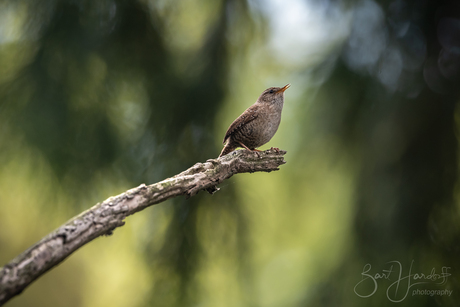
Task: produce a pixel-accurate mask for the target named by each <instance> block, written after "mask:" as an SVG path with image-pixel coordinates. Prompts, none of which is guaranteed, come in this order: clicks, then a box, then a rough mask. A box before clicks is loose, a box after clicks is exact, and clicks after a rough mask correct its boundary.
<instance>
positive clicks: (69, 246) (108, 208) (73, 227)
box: [0, 149, 286, 305]
mask: <svg viewBox="0 0 460 307" xmlns="http://www.w3.org/2000/svg"><path fill="white" fill-rule="evenodd" d="M285 154H286V152H285V151H282V150H280V151H277V150H273V149H271V150H267V151H264V152H260V153H254V152H248V151H247V150H239V151H234V152H232V153H230V154H228V155H226V156H223V157H221V158H218V159H211V160H208V161H206V162H205V163H197V164H195V165H194V166H192V167H191V168H189V169H187V170H186V171H184V172H182V173H180V174H178V175H176V176H174V177H171V178H168V179H165V180H163V181H161V182H158V183H154V184H152V185H145V184H141V185H140V186H138V187H136V188H133V189H131V190H128V191H126V192H124V193H122V194H119V195H117V196H113V197H109V198H108V199H106V200H105V201H103V202H101V203H98V204H96V205H95V206H93V207H92V208H90V209H88V210H86V211H84V212H82V213H81V214H79V215H78V216H76V217H74V218H72V219H71V220H69V221H68V222H67V223H65V224H64V225H62V226H61V227H59V228H58V229H56V230H55V231H53V232H52V233H50V234H49V235H47V236H46V237H44V238H43V239H42V240H40V241H39V242H37V243H36V244H34V245H33V246H32V247H30V248H29V249H28V250H26V251H25V252H24V253H22V254H21V255H19V256H17V257H16V258H15V259H13V260H12V261H11V262H9V263H8V264H6V265H5V266H4V267H2V268H0V305H2V304H4V303H5V302H7V301H8V300H9V299H11V298H12V297H14V296H15V295H18V294H19V293H21V292H22V291H23V290H24V289H25V288H26V287H27V286H28V285H29V284H30V283H32V282H33V281H34V280H35V279H37V278H39V277H40V276H41V275H43V274H44V273H45V272H47V271H48V270H50V269H51V268H53V267H54V266H56V265H58V264H59V263H60V262H62V261H63V260H64V259H65V258H67V257H68V256H69V255H70V254H72V253H73V252H74V251H76V250H77V249H78V248H79V247H81V246H83V245H85V244H86V243H88V242H90V241H91V240H93V239H95V238H97V237H99V236H102V235H109V234H111V233H112V231H113V230H114V229H115V228H117V227H120V226H123V225H124V223H125V222H124V220H125V218H126V217H127V216H129V215H131V214H134V213H136V212H138V211H141V210H143V209H145V208H147V207H149V206H152V205H155V204H158V203H160V202H163V201H165V200H167V199H169V198H172V197H175V196H179V195H185V196H186V197H191V196H193V195H195V194H197V193H198V192H199V191H200V190H208V191H209V192H210V193H213V192H215V191H217V190H218V189H217V188H216V185H217V184H219V183H221V182H222V181H224V180H225V179H228V178H230V177H231V176H233V175H234V174H238V173H253V172H271V171H275V170H278V167H279V166H280V165H282V164H284V163H286V162H285V161H284V158H283V156H284V155H285Z"/></svg>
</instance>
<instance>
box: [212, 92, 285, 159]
mask: <svg viewBox="0 0 460 307" xmlns="http://www.w3.org/2000/svg"><path fill="white" fill-rule="evenodd" d="M290 86H291V85H290V84H286V85H285V86H283V87H270V88H267V89H266V90H265V91H263V93H262V94H261V95H260V97H259V98H258V99H257V101H256V102H255V103H254V104H253V105H252V106H250V107H249V108H247V109H246V111H244V112H243V114H241V115H240V116H239V117H238V118H237V119H236V120H235V121H234V122H233V123H232V124H231V125H230V127H229V128H228V130H227V133H226V134H225V137H224V144H225V146H224V149H222V152H221V153H220V155H219V157H222V156H224V155H226V154H228V153H230V152H232V151H234V150H235V149H236V148H238V147H243V148H246V149H247V150H250V151H260V150H257V149H256V148H257V147H260V146H262V145H264V144H265V143H267V142H268V141H270V140H271V138H272V137H273V136H274V135H275V133H276V131H277V130H278V126H279V125H280V121H281V111H282V110H283V104H284V91H285V90H287V89H288V88H289V87H290Z"/></svg>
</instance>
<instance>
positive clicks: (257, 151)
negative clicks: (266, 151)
mask: <svg viewBox="0 0 460 307" xmlns="http://www.w3.org/2000/svg"><path fill="white" fill-rule="evenodd" d="M238 143H239V144H240V145H241V147H244V148H246V149H247V150H249V151H251V152H255V153H256V154H257V156H259V158H260V154H259V152H261V150H258V149H249V148H248V147H247V146H246V145H244V144H243V143H242V142H238Z"/></svg>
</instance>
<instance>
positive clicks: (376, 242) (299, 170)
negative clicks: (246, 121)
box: [0, 0, 460, 307]
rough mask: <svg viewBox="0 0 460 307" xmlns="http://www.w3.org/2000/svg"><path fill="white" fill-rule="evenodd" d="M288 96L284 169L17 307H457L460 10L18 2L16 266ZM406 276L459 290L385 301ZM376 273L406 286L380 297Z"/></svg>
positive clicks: (8, 70)
mask: <svg viewBox="0 0 460 307" xmlns="http://www.w3.org/2000/svg"><path fill="white" fill-rule="evenodd" d="M287 83H291V84H292V87H291V88H290V89H289V90H288V91H287V92H286V95H285V106H284V111H283V116H282V122H281V126H280V129H279V131H278V133H277V134H276V135H275V137H274V138H273V139H272V140H271V141H270V143H268V144H267V145H266V146H265V147H266V148H268V147H270V146H274V147H279V148H281V149H284V150H287V152H288V153H287V155H286V157H285V159H286V160H287V164H286V165H284V166H282V167H281V170H280V171H278V172H274V173H270V174H265V173H256V174H242V175H237V176H235V177H232V178H231V179H229V180H227V181H225V182H224V183H222V184H221V186H220V187H221V190H220V191H219V192H218V193H216V194H215V195H212V196H211V195H209V194H207V193H204V192H201V193H199V194H198V195H196V196H195V197H193V198H191V199H189V200H185V199H183V198H177V199H173V200H170V201H167V202H165V203H162V204H159V205H157V206H154V207H153V208H149V209H147V210H145V211H144V212H141V213H138V214H136V215H134V216H132V217H129V218H128V219H127V220H126V222H127V223H126V225H125V226H123V227H122V228H119V229H117V230H116V231H115V232H114V235H113V236H110V237H105V238H99V239H97V240H95V241H94V242H91V243H90V244H88V245H86V246H84V247H83V248H81V249H80V250H78V251H77V252H76V253H74V254H73V255H71V256H70V257H69V259H67V260H66V261H64V262H63V263H62V264H61V265H59V266H58V267H57V268H54V269H53V270H52V271H50V272H48V273H47V274H46V275H44V276H43V277H42V278H40V279H39V280H37V281H36V282H34V283H33V284H32V285H31V286H30V287H28V288H27V289H26V290H25V291H24V293H23V294H21V295H20V296H18V297H16V298H14V299H12V300H11V301H10V302H9V303H7V306H11V307H13V306H70V307H73V306H75V307H76V306H91V307H93V306H94V307H96V306H200V307H205V306H212V307H215V306H268V307H270V306H387V305H389V304H392V302H391V301H390V299H393V300H401V302H400V303H399V304H398V305H399V306H459V305H458V304H459V301H460V272H459V269H460V239H459V235H460V227H459V221H460V219H459V209H460V205H459V201H460V200H459V196H460V194H459V192H460V189H459V188H458V181H457V175H458V173H459V171H460V170H459V167H458V163H457V160H458V145H459V143H458V137H457V135H458V132H459V128H460V122H459V121H460V109H459V104H458V103H459V96H460V95H459V93H460V92H459V88H460V6H459V5H458V2H457V1H437V0H391V1H387V0H378V1H377V0H362V1H339V0H290V1H283V0H269V1H264V0H158V1H154V0H151V1H149V0H137V1H128V0H99V1H91V0H0V265H4V264H6V263H7V262H8V261H10V260H11V259H13V258H14V257H15V256H16V255H18V254H19V253H21V252H23V251H24V250H25V249H26V248H28V247H29V246H30V245H32V244H33V243H35V242H36V241H38V240H39V239H40V238H41V237H43V236H45V235H46V234H47V233H49V232H51V231H52V230H54V229H55V228H57V227H58V226H60V225H61V224H63V223H64V222H65V221H66V220H68V219H70V218H71V217H72V216H74V215H76V214H78V213H79V212H81V211H83V210H85V209H87V208H89V207H91V206H92V205H94V204H95V203H97V202H99V201H102V200H104V199H106V198H108V197H109V196H112V195H116V194H119V193H121V192H123V191H125V190H127V189H129V188H132V187H134V186H137V185H139V184H141V183H146V184H151V183H154V182H157V181H160V180H162V179H165V178H167V177H170V176H173V175H175V174H176V173H178V172H180V171H182V170H184V169H186V168H188V167H190V166H191V165H193V164H194V163H196V162H200V161H201V162H204V161H205V160H207V159H209V158H215V157H217V156H218V154H219V152H220V150H221V148H222V143H221V142H222V138H223V136H224V134H225V131H226V129H227V127H228V126H229V125H230V123H231V122H232V121H233V120H234V119H235V118H236V117H237V116H238V115H239V114H241V113H242V112H243V111H244V109H245V108H247V107H248V106H249V105H251V104H252V103H253V102H254V101H255V100H256V99H257V97H258V95H259V94H260V93H261V92H262V91H263V90H264V89H265V88H267V87H270V86H283V85H285V84H287ZM262 149H265V148H262ZM390 261H398V262H399V263H401V265H402V266H403V270H402V276H403V277H404V276H407V275H408V274H409V268H410V266H411V263H412V271H411V274H414V273H424V274H425V275H428V274H430V273H431V272H432V269H435V272H436V273H437V274H441V273H442V268H443V267H449V269H448V273H449V274H451V275H450V276H448V278H447V282H446V283H445V284H442V285H436V284H435V283H439V282H440V281H442V279H438V280H436V281H431V280H430V281H429V283H426V284H421V285H416V286H413V287H412V288H409V289H408V286H407V279H404V282H405V283H404V284H403V283H401V287H400V289H399V292H397V293H392V292H389V293H388V294H387V289H388V288H389V287H390V285H391V284H392V283H393V282H394V281H396V280H397V279H398V270H397V267H396V263H395V262H392V263H389V262H390ZM366 264H370V265H371V267H372V269H371V270H370V272H369V274H371V273H372V274H373V275H374V276H375V274H377V273H380V274H381V273H385V272H387V271H385V270H389V269H390V267H391V265H392V264H393V272H392V273H391V276H389V278H388V279H379V280H378V288H377V289H376V292H375V293H374V294H373V295H371V296H369V297H368V298H362V297H360V296H358V294H360V295H362V296H363V295H365V294H370V293H371V292H372V289H373V283H371V282H370V281H371V280H367V281H365V282H363V283H362V284H360V285H359V286H358V287H357V288H355V286H356V285H357V284H358V283H359V282H360V281H361V280H362V275H361V273H362V272H363V269H364V267H365V265H366ZM387 273H388V272H387ZM418 281H420V280H418ZM423 281H427V280H426V279H423ZM413 282H414V281H413ZM414 289H422V290H423V289H428V290H432V289H434V290H436V289H440V290H442V289H448V290H452V291H453V292H452V294H451V295H450V296H448V295H445V296H440V295H433V296H429V295H415V296H413V295H412V293H413V292H412V291H413V290H414ZM390 290H392V291H394V288H391V289H390ZM406 290H408V293H409V294H408V295H407V297H405V298H404V294H405V292H406Z"/></svg>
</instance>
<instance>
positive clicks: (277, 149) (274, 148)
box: [270, 147, 280, 153]
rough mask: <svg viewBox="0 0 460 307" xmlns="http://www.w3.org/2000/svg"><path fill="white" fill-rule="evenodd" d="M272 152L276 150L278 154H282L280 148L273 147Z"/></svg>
mask: <svg viewBox="0 0 460 307" xmlns="http://www.w3.org/2000/svg"><path fill="white" fill-rule="evenodd" d="M270 150H274V151H276V153H280V149H279V148H278V147H272V148H270Z"/></svg>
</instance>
